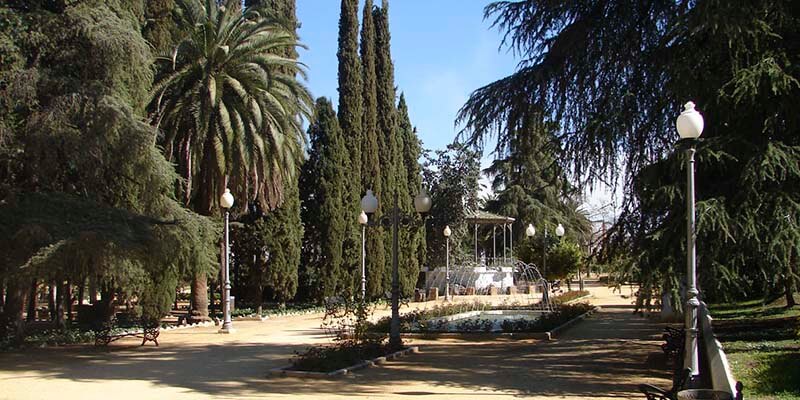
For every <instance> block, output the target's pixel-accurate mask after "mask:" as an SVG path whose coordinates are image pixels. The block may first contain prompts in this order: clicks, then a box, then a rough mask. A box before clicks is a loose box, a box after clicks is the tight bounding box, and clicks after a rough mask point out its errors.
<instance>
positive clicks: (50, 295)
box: [47, 282, 56, 321]
mask: <svg viewBox="0 0 800 400" xmlns="http://www.w3.org/2000/svg"><path fill="white" fill-rule="evenodd" d="M47 289H48V290H47V312H49V313H50V321H55V320H56V284H55V282H50V286H48V288H47Z"/></svg>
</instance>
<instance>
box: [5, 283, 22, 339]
mask: <svg viewBox="0 0 800 400" xmlns="http://www.w3.org/2000/svg"><path fill="white" fill-rule="evenodd" d="M25 286H26V285H24V284H20V282H16V281H15V280H14V279H9V280H8V281H7V287H6V298H5V303H4V305H3V314H2V318H0V334H2V335H3V336H6V335H11V336H13V337H14V342H15V343H18V344H19V343H22V341H23V339H24V338H25V323H24V322H23V320H22V311H23V309H24V308H25Z"/></svg>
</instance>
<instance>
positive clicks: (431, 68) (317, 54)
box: [297, 0, 621, 214]
mask: <svg viewBox="0 0 800 400" xmlns="http://www.w3.org/2000/svg"><path fill="white" fill-rule="evenodd" d="M374 3H376V4H380V3H381V0H374ZM489 3H490V1H489V0H486V1H482V0H427V1H426V0H390V2H389V28H390V29H391V34H392V42H391V45H392V59H393V60H394V69H395V84H396V85H397V87H398V91H399V92H403V93H405V96H406V101H407V102H408V107H409V113H410V117H411V123H412V124H414V125H415V126H416V127H417V130H418V133H419V137H420V139H422V142H423V147H425V148H426V149H430V150H436V149H442V148H444V147H445V146H446V145H447V144H449V143H451V142H452V141H453V140H454V138H455V136H456V134H457V132H458V129H457V128H456V127H455V126H454V120H455V117H456V113H457V112H458V109H459V108H461V106H462V105H463V104H464V103H465V102H466V100H467V99H468V98H469V95H470V93H472V91H473V90H475V89H478V88H480V87H481V86H484V85H486V84H488V83H490V82H493V81H495V80H497V79H500V78H503V77H505V76H508V75H510V74H511V73H513V72H514V70H515V68H516V65H517V62H518V60H517V59H515V58H514V56H513V54H512V53H510V52H508V51H507V49H505V48H504V49H499V45H500V42H501V40H502V35H501V34H500V33H499V32H498V31H497V30H496V29H492V28H491V27H490V23H489V21H484V19H483V8H484V7H485V6H486V5H487V4H489ZM339 7H340V0H297V16H298V19H299V20H300V23H301V24H302V26H301V28H300V31H299V34H300V39H301V41H302V42H303V43H304V44H305V45H306V46H308V47H309V48H308V50H302V49H301V50H300V60H301V61H302V62H303V63H305V64H306V65H308V69H309V81H308V86H309V88H310V89H311V91H312V93H313V94H314V95H315V96H325V97H328V98H330V99H331V100H332V101H333V102H334V104H338V93H337V87H338V83H337V68H338V67H337V66H338V64H337V63H338V61H337V59H336V50H337V46H338V30H339ZM361 7H363V0H362V1H361V5H360V7H359V18H360V17H361ZM399 92H398V95H399ZM490 160H491V155H490V154H484V158H483V160H482V164H483V166H484V167H485V166H488V165H489V163H490ZM482 183H484V184H486V183H487V181H486V180H485V179H483V182H482ZM617 189H618V190H617V193H616V194H615V195H613V194H612V192H611V190H609V188H606V187H598V188H595V190H594V191H593V192H592V193H587V204H586V207H587V208H589V209H598V208H600V207H601V206H603V205H606V204H608V203H609V202H611V201H612V200H613V197H617V198H618V199H619V198H621V197H620V196H621V193H620V190H619V189H621V188H617ZM617 204H619V203H618V202H617ZM613 213H614V214H616V211H614V212H613Z"/></svg>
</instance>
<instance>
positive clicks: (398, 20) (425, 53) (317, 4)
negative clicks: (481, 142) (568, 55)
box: [297, 0, 516, 149]
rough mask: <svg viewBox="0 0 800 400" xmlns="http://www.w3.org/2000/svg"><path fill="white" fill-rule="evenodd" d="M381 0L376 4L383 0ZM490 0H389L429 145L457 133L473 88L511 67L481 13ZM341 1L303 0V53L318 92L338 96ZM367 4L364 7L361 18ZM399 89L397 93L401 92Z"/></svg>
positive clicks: (399, 79) (396, 41) (407, 87)
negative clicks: (456, 123) (460, 111)
mask: <svg viewBox="0 0 800 400" xmlns="http://www.w3.org/2000/svg"><path fill="white" fill-rule="evenodd" d="M380 2H381V1H380V0H376V1H375V3H377V4H380ZM488 3H489V2H488V1H476V0H468V1H464V0H460V1H459V0H435V1H431V0H428V1H423V0H394V1H390V3H389V26H390V29H391V33H392V43H391V44H392V58H393V60H394V64H395V83H396V85H397V87H398V90H399V92H403V93H405V96H406V101H407V102H408V106H409V113H410V116H411V122H412V123H413V124H414V125H415V126H416V127H417V129H418V132H419V136H420V139H422V141H423V146H424V147H425V148H428V149H441V148H444V147H445V146H446V145H447V144H448V143H450V142H452V141H453V139H454V138H455V135H456V132H457V131H456V129H455V128H454V125H453V122H454V120H455V116H456V113H457V111H458V109H459V108H460V107H461V106H462V105H463V104H464V102H465V101H466V100H467V98H468V97H469V94H470V93H471V92H472V91H473V90H475V89H477V88H479V87H481V86H483V85H485V84H487V83H489V82H492V81H494V80H496V79H499V78H502V77H504V76H507V75H509V74H511V73H512V72H513V71H514V68H515V66H516V61H515V59H514V58H513V56H512V55H511V54H509V53H507V52H506V51H505V50H503V51H498V45H499V44H500V40H501V36H500V35H499V33H497V31H496V30H490V28H489V23H488V22H485V21H484V20H483V7H484V6H485V5H486V4H488ZM339 7H340V2H339V0H298V1H297V14H298V18H299V20H300V22H301V24H302V26H301V28H300V32H299V34H300V38H301V41H302V42H303V43H304V44H306V45H307V46H308V47H309V49H308V50H307V51H303V50H301V51H300V60H301V61H302V62H304V63H306V64H307V65H308V67H309V81H308V85H309V87H310V89H311V91H312V93H313V94H314V95H315V96H326V97H329V98H331V100H333V102H334V103H336V102H337V97H338V94H337V91H336V88H337V86H338V84H337V76H336V74H337V60H336V50H337V45H338V44H337V40H338V39H337V36H338V29H339V25H338V24H339ZM362 7H363V1H362ZM360 16H361V11H359V18H360ZM399 92H398V95H399Z"/></svg>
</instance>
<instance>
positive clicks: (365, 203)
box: [361, 189, 431, 349]
mask: <svg viewBox="0 0 800 400" xmlns="http://www.w3.org/2000/svg"><path fill="white" fill-rule="evenodd" d="M414 208H415V209H416V211H417V213H418V214H420V215H421V216H422V217H421V218H418V217H417V216H416V215H408V214H404V213H402V212H401V211H400V208H399V207H398V206H397V192H395V194H394V206H393V207H392V210H391V212H390V213H389V214H388V215H384V216H382V217H381V218H380V219H379V220H378V221H377V222H372V221H367V223H366V224H364V225H366V226H384V227H386V228H389V227H391V228H392V320H391V325H390V328H389V347H391V348H392V349H398V348H400V347H401V346H402V344H403V342H402V340H401V339H400V272H399V270H398V247H399V246H398V234H397V233H398V230H399V227H400V225H402V226H405V227H414V226H418V225H420V224H421V223H422V222H423V221H424V220H425V214H426V213H427V212H428V211H430V210H431V198H430V196H428V193H427V192H426V191H425V189H422V190H421V191H420V193H419V194H418V195H417V197H415V198H414ZM361 209H362V210H364V212H365V213H367V214H369V215H372V214H374V213H375V211H377V210H378V199H377V198H376V197H375V195H374V194H372V190H367V194H366V195H364V197H363V198H362V199H361Z"/></svg>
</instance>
